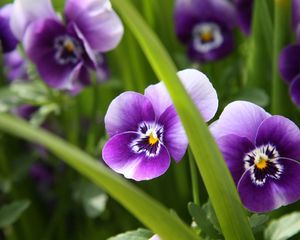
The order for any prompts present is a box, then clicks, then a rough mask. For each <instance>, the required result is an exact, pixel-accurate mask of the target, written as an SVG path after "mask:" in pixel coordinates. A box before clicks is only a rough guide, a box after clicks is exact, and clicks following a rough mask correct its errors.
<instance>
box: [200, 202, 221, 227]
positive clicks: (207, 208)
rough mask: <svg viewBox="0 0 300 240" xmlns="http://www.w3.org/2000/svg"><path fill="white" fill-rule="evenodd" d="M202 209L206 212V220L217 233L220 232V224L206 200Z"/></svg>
mask: <svg viewBox="0 0 300 240" xmlns="http://www.w3.org/2000/svg"><path fill="white" fill-rule="evenodd" d="M202 208H203V210H204V211H205V212H206V216H207V218H208V220H209V221H210V222H211V223H212V224H213V225H214V227H215V229H216V230H218V232H221V227H220V223H219V221H218V218H217V216H216V212H215V210H214V208H213V207H212V205H211V202H210V201H209V200H208V201H207V202H206V203H205V204H203V206H202Z"/></svg>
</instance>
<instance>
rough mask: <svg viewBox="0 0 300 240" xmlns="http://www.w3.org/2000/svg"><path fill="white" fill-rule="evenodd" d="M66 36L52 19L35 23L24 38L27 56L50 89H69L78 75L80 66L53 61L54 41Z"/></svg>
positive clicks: (59, 25)
mask: <svg viewBox="0 0 300 240" xmlns="http://www.w3.org/2000/svg"><path fill="white" fill-rule="evenodd" d="M62 35H66V29H65V27H64V26H63V25H62V24H61V23H59V22H57V21H56V20H53V19H45V20H40V21H35V22H34V23H32V24H30V25H29V27H28V29H27V31H26V34H25V36H24V47H25V51H26V53H27V55H28V56H29V58H30V59H31V60H32V62H33V63H35V64H36V65H37V70H38V72H39V74H40V75H41V77H42V79H43V80H44V81H45V82H46V83H47V84H48V85H49V86H51V87H54V88H58V89H69V90H71V89H70V87H71V85H72V84H71V83H72V82H73V81H74V79H75V78H76V77H78V74H79V73H80V70H81V67H82V64H81V63H79V64H72V63H69V64H65V65H62V64H59V63H58V62H57V61H56V60H55V50H54V47H53V45H54V39H55V38H56V37H58V36H62Z"/></svg>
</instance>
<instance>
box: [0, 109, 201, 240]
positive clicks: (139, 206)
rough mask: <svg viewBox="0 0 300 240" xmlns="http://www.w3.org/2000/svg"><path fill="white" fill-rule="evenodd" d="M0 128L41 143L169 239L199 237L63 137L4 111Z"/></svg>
mask: <svg viewBox="0 0 300 240" xmlns="http://www.w3.org/2000/svg"><path fill="white" fill-rule="evenodd" d="M0 130H2V131H4V132H7V133H10V134H13V135H15V136H19V137H21V138H24V139H27V140H29V141H32V142H35V143H39V144H41V145H43V146H45V147H46V148H48V149H49V150H50V151H52V152H53V153H54V154H56V155H57V156H58V157H59V158H61V159H62V160H64V161H65V162H66V163H67V164H69V165H70V166H71V167H73V168H74V169H76V170H77V171H78V172H79V173H81V174H82V175H83V176H86V177H87V178H88V179H90V180H91V181H92V182H94V183H95V184H96V185H97V186H99V187H101V188H102V189H103V190H105V191H106V192H107V193H108V194H110V195H111V196H112V197H113V198H114V199H115V200H116V201H118V202H119V203H121V204H123V206H124V207H125V208H127V209H128V210H129V211H131V213H132V214H133V215H134V216H136V217H137V218H138V219H139V220H140V221H141V222H142V223H144V224H145V225H146V226H148V227H149V228H150V229H151V230H153V232H155V233H157V234H159V236H161V237H162V238H165V239H191V240H196V239H199V238H197V236H196V234H195V233H194V232H193V231H192V230H191V229H189V228H188V227H187V225H185V224H184V223H183V222H182V221H181V220H180V219H179V218H174V217H173V216H172V214H170V212H169V211H168V210H167V209H166V208H165V207H163V206H162V205H161V204H160V203H159V202H157V201H155V200H154V199H152V198H151V197H150V196H149V195H147V194H145V193H144V192H142V191H141V190H139V189H138V188H137V187H135V186H134V185H133V184H131V183H130V182H129V181H126V180H125V179H124V178H122V177H121V176H119V175H118V174H116V173H114V172H112V171H111V170H109V169H108V168H107V167H106V166H104V165H103V164H101V163H100V162H99V161H98V160H96V159H94V158H92V157H90V156H89V155H88V154H86V153H85V152H83V151H81V150H80V149H78V148H77V147H75V146H73V145H71V144H69V143H67V142H65V141H64V140H63V139H61V138H59V137H57V136H55V135H53V134H51V133H49V132H47V131H46V130H43V129H39V128H36V127H34V126H32V125H30V124H28V123H27V122H26V121H24V120H22V119H20V118H16V117H13V116H10V115H8V114H4V113H2V114H0Z"/></svg>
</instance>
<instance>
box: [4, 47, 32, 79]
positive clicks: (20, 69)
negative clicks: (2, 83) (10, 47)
mask: <svg viewBox="0 0 300 240" xmlns="http://www.w3.org/2000/svg"><path fill="white" fill-rule="evenodd" d="M3 63H4V68H5V73H6V76H7V78H8V80H10V81H11V82H13V81H15V80H22V81H23V80H27V79H28V74H27V63H26V61H25V59H24V58H23V57H22V56H21V54H20V53H19V51H18V50H17V49H15V50H14V51H12V52H9V53H6V54H4V56H3Z"/></svg>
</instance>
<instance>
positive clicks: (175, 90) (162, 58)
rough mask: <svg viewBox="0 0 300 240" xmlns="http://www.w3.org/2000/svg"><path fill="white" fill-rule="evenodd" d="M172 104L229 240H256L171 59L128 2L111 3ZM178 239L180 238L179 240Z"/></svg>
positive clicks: (213, 144)
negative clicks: (132, 35)
mask: <svg viewBox="0 0 300 240" xmlns="http://www.w3.org/2000/svg"><path fill="white" fill-rule="evenodd" d="M112 3H113V5H114V7H115V8H116V9H117V10H118V12H119V13H120V15H121V16H122V18H123V20H124V21H125V23H126V25H127V27H128V28H129V29H130V30H131V31H132V33H133V34H134V36H135V37H136V39H137V41H138V42H139V44H140V46H141V48H142V49H143V51H144V54H145V55H146V57H147V58H148V60H149V63H150V64H151V66H152V68H153V70H154V71H155V73H156V75H157V76H158V78H159V79H161V80H162V81H163V82H164V83H165V85H166V87H167V90H168V92H169V94H170V96H171V98H172V100H173V103H174V105H175V108H176V110H177V113H178V114H179V116H180V119H181V121H182V123H183V126H184V128H185V130H186V133H187V136H188V138H189V142H190V146H191V149H192V152H193V154H194V156H195V160H196V163H197V166H198V169H199V171H200V173H201V176H202V179H203V181H204V184H205V186H206V188H207V191H208V194H209V196H210V199H211V202H212V205H213V207H214V209H215V211H216V215H217V217H218V219H219V222H220V225H221V228H222V232H223V234H224V236H225V238H227V239H231V240H234V239H244V240H247V239H254V237H253V234H252V231H251V228H250V225H249V222H248V218H247V216H246V213H245V210H244V208H243V206H242V205H241V202H240V199H239V196H238V193H237V190H236V187H235V184H234V182H233V180H232V177H231V175H230V173H229V170H228V168H227V166H226V164H225V161H224V159H223V157H222V154H221V153H220V150H219V149H218V147H217V145H216V143H215V141H214V139H213V137H212V135H211V134H210V132H209V130H208V127H207V125H206V123H205V122H204V120H203V118H202V117H201V114H200V113H199V111H198V109H197V108H196V106H195V105H194V103H193V102H192V100H191V98H190V97H189V96H188V94H187V92H186V91H185V89H184V87H183V85H182V83H181V82H180V80H179V79H178V76H177V74H176V72H177V69H176V67H175V65H174V63H173V62H172V60H171V57H170V56H169V55H168V53H167V52H166V50H165V48H164V47H163V46H162V44H161V42H160V40H159V39H158V38H157V36H156V35H155V34H154V32H153V31H152V30H151V29H150V28H149V27H148V26H147V24H146V23H145V21H144V19H143V18H142V17H141V16H140V15H139V13H138V12H137V11H136V9H135V8H134V7H133V6H132V5H131V4H130V3H129V1H128V0H122V1H120V0H112ZM177 239H178V238H177Z"/></svg>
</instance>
